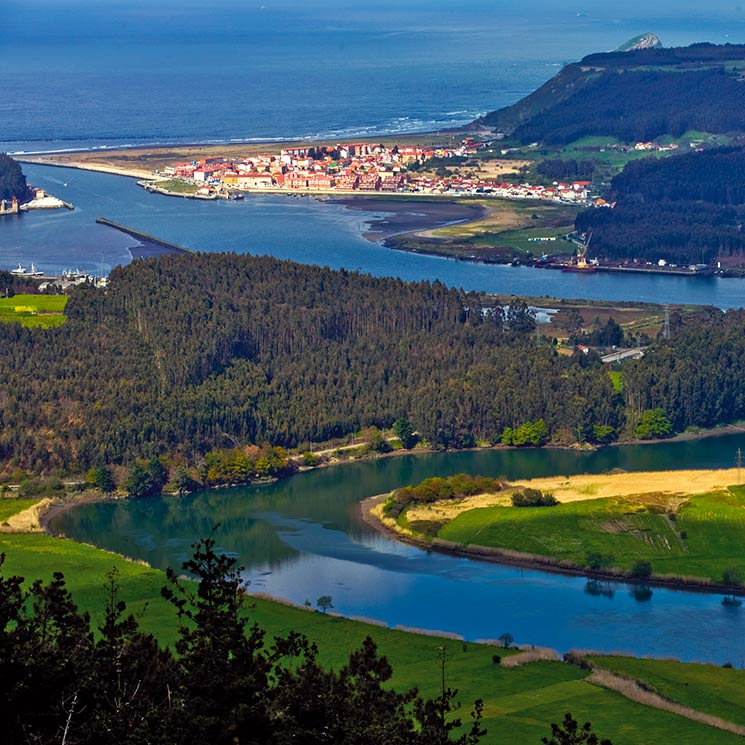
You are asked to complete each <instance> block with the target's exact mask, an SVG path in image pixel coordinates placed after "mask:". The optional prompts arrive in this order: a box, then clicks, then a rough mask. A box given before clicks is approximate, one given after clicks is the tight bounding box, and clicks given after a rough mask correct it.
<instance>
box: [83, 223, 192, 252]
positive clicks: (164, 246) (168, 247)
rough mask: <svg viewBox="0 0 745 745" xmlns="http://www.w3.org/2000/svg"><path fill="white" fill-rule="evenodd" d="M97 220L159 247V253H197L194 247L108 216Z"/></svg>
mask: <svg viewBox="0 0 745 745" xmlns="http://www.w3.org/2000/svg"><path fill="white" fill-rule="evenodd" d="M96 222H97V223H98V224H99V225H106V226H107V227H109V228H114V230H118V231H119V232H120V233H125V234H126V235H130V236H132V238H136V239H137V240H138V241H140V242H142V243H144V244H145V245H146V246H151V247H153V248H156V249H159V251H158V253H196V252H195V251H194V250H193V249H191V248H187V247H186V246H180V245H179V244H178V243H171V242H170V241H164V240H163V239H162V238H156V237H155V236H154V235H150V234H149V233H143V232H142V231H140V230H135V229H134V228H128V227H127V226H126V225H120V224H119V223H118V222H114V221H113V220H109V219H108V218H106V217H97V218H96Z"/></svg>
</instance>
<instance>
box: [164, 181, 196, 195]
mask: <svg viewBox="0 0 745 745" xmlns="http://www.w3.org/2000/svg"><path fill="white" fill-rule="evenodd" d="M154 185H155V186H157V187H158V188H159V189H165V190H166V191H169V192H171V193H172V194H196V193H197V190H198V189H199V186H198V185H197V184H191V183H187V182H186V181H181V180H180V179H176V178H172V179H168V180H167V181H156V182H155V183H154Z"/></svg>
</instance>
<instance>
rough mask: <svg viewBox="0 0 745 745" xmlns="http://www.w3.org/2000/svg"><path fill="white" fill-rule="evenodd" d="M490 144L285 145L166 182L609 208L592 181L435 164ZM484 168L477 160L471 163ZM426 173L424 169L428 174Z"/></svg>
mask: <svg viewBox="0 0 745 745" xmlns="http://www.w3.org/2000/svg"><path fill="white" fill-rule="evenodd" d="M489 144H490V143H484V142H476V141H475V140H473V139H472V138H466V139H464V140H463V141H462V142H461V143H460V144H459V145H458V146H454V147H437V148H428V147H423V146H398V145H393V146H386V145H382V144H371V143H352V144H339V145H335V146H306V147H295V148H285V149H282V150H280V151H279V153H266V154H260V155H253V156H250V157H247V158H243V159H236V158H225V157H210V158H202V159H201V160H195V161H191V162H183V163H176V164H174V165H172V166H167V167H165V168H164V169H163V170H162V171H161V172H160V173H159V174H158V175H159V176H160V177H161V178H165V179H171V180H176V181H181V182H183V183H184V184H189V185H191V186H192V187H193V189H192V191H191V192H190V193H186V192H184V191H178V192H177V193H178V194H179V196H193V197H196V198H203V199H205V198H206V199H209V198H213V199H214V198H218V197H220V196H223V197H229V196H231V195H235V194H238V193H241V192H251V191H280V192H289V193H308V192H313V193H337V192H341V193H385V194H419V195H447V196H453V195H479V196H484V197H489V196H491V197H496V198H501V199H534V200H544V201H553V202H561V203H567V204H577V205H589V204H600V205H602V204H604V201H603V200H602V199H599V198H593V197H592V196H591V195H590V182H589V181H573V182H569V183H558V182H556V183H552V184H550V185H533V184H529V183H514V182H511V181H506V180H497V179H493V178H487V177H483V176H480V175H478V174H477V172H471V175H467V176H466V175H459V174H451V173H448V172H447V169H446V168H444V167H440V168H437V169H436V170H435V171H434V172H432V173H430V170H429V169H428V168H426V166H427V165H429V164H432V163H437V164H440V163H446V162H448V161H453V162H460V163H468V162H469V160H468V159H474V158H477V157H478V154H479V151H481V150H483V149H485V148H486V147H487V146H488V145H489ZM470 162H471V163H477V161H475V160H473V161H470ZM425 170H426V172H422V171H425ZM141 183H142V185H143V186H144V187H145V188H148V189H149V190H152V191H159V192H161V193H171V190H169V189H168V188H167V185H166V186H165V187H164V186H161V183H162V182H158V181H154V182H153V181H143V182H141Z"/></svg>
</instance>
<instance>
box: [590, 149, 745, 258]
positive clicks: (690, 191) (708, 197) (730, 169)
mask: <svg viewBox="0 0 745 745" xmlns="http://www.w3.org/2000/svg"><path fill="white" fill-rule="evenodd" d="M608 199H609V200H611V201H614V202H615V208H614V209H601V210H598V209H590V210H586V211H584V212H581V213H579V215H578V216H577V219H576V227H577V229H578V230H579V231H580V232H585V231H588V230H592V236H593V238H592V252H593V254H595V255H597V256H601V257H603V258H612V259H625V258H640V259H650V260H655V261H656V260H657V259H666V260H667V261H671V262H674V263H679V264H681V263H685V264H688V263H699V262H704V263H708V262H711V261H713V260H715V259H717V258H720V259H725V258H727V257H730V256H741V255H743V254H744V253H745V233H743V230H742V225H743V221H744V220H745V150H744V149H742V148H722V149H719V150H710V151H706V152H703V153H688V154H686V155H681V156H676V157H672V158H664V159H657V158H645V159H643V160H639V161H634V162H631V163H629V164H628V165H627V166H626V168H624V170H623V171H622V172H621V173H620V174H618V175H617V176H615V177H614V178H613V181H612V183H611V193H610V195H609V196H608Z"/></svg>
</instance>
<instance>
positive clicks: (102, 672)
mask: <svg viewBox="0 0 745 745" xmlns="http://www.w3.org/2000/svg"><path fill="white" fill-rule="evenodd" d="M193 548H194V555H193V558H192V559H190V560H189V561H187V562H186V563H185V564H184V570H185V571H187V572H188V573H189V575H190V576H191V577H193V578H194V579H196V580H197V581H198V586H192V585H191V583H186V582H184V581H183V580H182V579H180V577H181V576H183V575H181V574H179V575H177V574H176V572H175V571H173V570H169V572H168V573H167V577H168V580H169V584H168V586H166V587H165V588H163V591H162V594H163V596H164V597H165V598H166V599H167V600H169V601H170V602H171V603H172V604H173V607H174V618H173V622H174V625H177V624H178V627H179V637H178V640H177V642H176V645H175V647H176V649H175V651H176V654H174V653H173V652H172V651H171V650H170V649H169V648H165V647H161V646H160V644H159V642H158V640H157V639H155V638H154V637H153V636H151V635H149V634H145V633H143V632H142V631H140V629H139V625H138V620H137V618H136V617H135V616H134V615H131V614H129V613H127V609H126V605H125V604H124V602H123V601H121V600H120V597H119V589H120V588H119V577H118V575H117V574H116V572H115V571H112V572H111V573H109V576H108V579H107V584H106V597H107V602H106V606H105V608H103V609H102V611H103V613H102V622H101V623H100V625H98V626H97V627H93V626H92V624H91V619H90V617H89V615H88V614H87V613H81V612H79V611H78V609H77V607H76V606H75V604H74V602H73V600H72V597H71V596H70V593H69V591H68V590H67V587H66V586H65V581H64V577H63V576H62V575H61V574H60V573H55V575H54V578H53V579H52V580H51V581H49V582H47V583H43V582H41V581H37V582H34V583H33V584H31V585H30V587H29V585H24V583H23V578H22V577H18V576H3V575H2V574H0V715H1V716H2V722H3V732H4V733H5V734H4V735H3V742H7V743H19V744H20V743H60V742H61V743H66V745H94V744H95V745H98V744H99V743H104V742H105V743H110V744H111V745H152V744H153V743H159V744H160V745H235V744H236V743H242V744H244V745H289V744H290V743H334V744H335V745H378V744H379V743H387V744H388V745H446V743H455V744H456V745H477V743H478V742H479V740H480V738H481V736H482V735H483V734H485V731H484V730H483V728H482V727H481V724H480V722H481V709H482V704H481V702H480V701H477V702H475V704H474V707H473V718H472V720H471V721H470V722H469V723H466V724H465V726H464V727H463V728H462V729H460V727H461V720H459V719H454V718H453V717H452V715H450V712H451V711H452V709H453V708H455V706H457V704H455V701H454V697H455V695H456V692H455V691H453V690H451V689H450V688H448V687H446V685H445V681H444V673H443V686H442V692H441V694H440V695H439V696H437V698H435V699H423V698H422V697H420V696H419V694H418V692H417V691H416V690H415V689H412V690H409V691H404V692H397V691H394V690H392V689H391V688H390V684H389V680H390V678H391V675H392V669H391V665H390V663H389V662H388V660H387V659H386V658H385V657H382V656H380V655H379V654H378V651H377V647H376V645H375V643H374V641H373V640H372V639H371V638H370V637H367V638H366V639H365V641H364V642H363V644H362V646H361V648H360V649H359V650H356V651H354V652H352V653H351V655H350V657H349V662H348V664H346V665H345V666H343V667H341V669H339V670H329V669H326V668H324V667H323V666H322V665H321V664H320V663H319V661H318V653H317V649H316V646H315V645H314V644H313V643H311V642H310V641H309V640H308V639H307V638H305V637H304V636H302V635H300V634H298V633H296V632H289V633H288V634H287V636H285V637H282V638H279V637H277V638H274V639H273V640H268V639H267V638H266V634H265V632H264V631H263V630H262V629H261V628H260V627H259V626H258V625H256V624H254V623H252V622H251V618H250V615H249V613H248V603H247V602H246V600H247V598H246V596H245V594H244V589H245V587H244V584H243V583H242V581H241V578H240V570H239V568H238V567H237V566H236V560H235V559H234V558H230V557H226V556H224V555H220V554H218V553H216V551H215V545H214V540H213V539H211V538H208V539H205V540H203V541H200V542H199V543H198V544H195V546H194V547H193ZM3 559H4V556H3V555H1V554H0V569H2V564H3ZM321 600H322V598H321V599H319V605H320V604H321ZM552 729H553V726H552ZM552 742H553V740H552Z"/></svg>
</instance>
